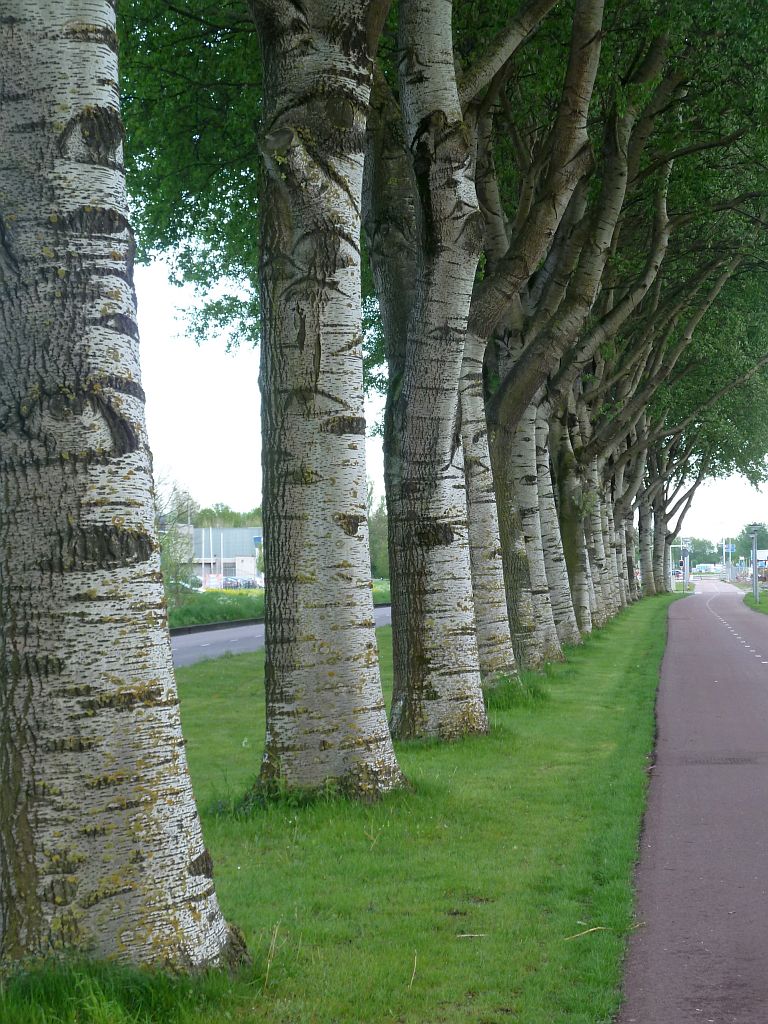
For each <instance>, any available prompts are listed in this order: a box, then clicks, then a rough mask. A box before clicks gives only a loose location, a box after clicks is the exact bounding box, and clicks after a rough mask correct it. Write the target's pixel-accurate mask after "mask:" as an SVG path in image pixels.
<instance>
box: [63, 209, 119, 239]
mask: <svg viewBox="0 0 768 1024" xmlns="http://www.w3.org/2000/svg"><path fill="white" fill-rule="evenodd" d="M51 228H52V230H54V231H64V232H66V233H67V234H73V233H82V234H86V235H118V234H124V233H125V232H129V233H130V232H131V226H130V224H129V223H128V219H127V218H126V217H125V216H124V214H122V213H120V211H119V210H113V209H110V208H109V207H104V206H81V207H79V208H78V209H76V210H71V211H70V212H69V213H67V214H65V215H64V216H61V217H59V216H57V218H56V220H55V221H52V222H51Z"/></svg>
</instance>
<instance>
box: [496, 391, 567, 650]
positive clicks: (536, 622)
mask: <svg viewBox="0 0 768 1024" xmlns="http://www.w3.org/2000/svg"><path fill="white" fill-rule="evenodd" d="M507 458H508V460H509V467H510V477H511V481H512V488H513V493H514V502H515V505H516V507H517V510H518V515H519V517H520V527H521V530H522V534H523V539H524V541H525V550H526V565H527V571H528V584H529V586H530V591H531V600H532V602H533V619H532V622H531V628H530V630H524V629H523V628H522V624H517V623H515V627H514V628H515V632H516V633H517V635H518V637H519V638H520V642H521V643H522V644H523V646H524V650H525V664H526V665H527V666H529V667H538V666H540V665H542V664H544V663H545V662H547V661H556V660H558V659H559V658H562V656H563V652H562V650H561V648H560V640H559V638H558V635H557V629H556V628H555V620H554V617H553V615H552V603H551V600H550V596H549V581H548V580H547V573H546V568H545V564H544V549H543V545H542V536H541V520H540V518H539V487H538V484H539V480H538V473H537V465H536V406H535V405H534V404H533V403H531V405H529V406H528V408H527V409H526V411H525V413H524V414H523V416H522V417H521V418H520V422H519V424H518V426H517V429H516V431H515V435H514V439H513V441H512V444H511V446H510V449H509V453H508V455H507Z"/></svg>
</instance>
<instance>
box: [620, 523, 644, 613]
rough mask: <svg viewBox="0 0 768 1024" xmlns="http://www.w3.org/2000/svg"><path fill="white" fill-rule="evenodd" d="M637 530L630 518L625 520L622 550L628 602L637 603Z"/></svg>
mask: <svg viewBox="0 0 768 1024" xmlns="http://www.w3.org/2000/svg"><path fill="white" fill-rule="evenodd" d="M637 545H638V538H637V528H636V526H635V523H634V521H633V519H632V518H628V519H626V520H625V524H624V550H625V552H626V557H627V578H628V581H629V600H630V602H635V601H639V600H640V597H641V596H642V592H641V590H640V586H639V584H638V581H637V572H636V570H637Z"/></svg>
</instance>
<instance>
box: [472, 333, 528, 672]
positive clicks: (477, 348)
mask: <svg viewBox="0 0 768 1024" xmlns="http://www.w3.org/2000/svg"><path fill="white" fill-rule="evenodd" d="M484 352H485V342H484V341H481V340H480V339H479V338H476V337H475V336H474V335H471V334H469V335H467V339H466V343H465V348H464V359H463V364H462V370H461V385H460V394H461V438H462V446H463V449H464V471H465V478H466V484H467V512H468V516H469V553H470V563H471V568H472V593H473V595H474V600H475V617H476V621H477V648H478V655H479V659H480V674H481V676H482V678H483V685H484V686H486V687H487V686H489V685H493V683H494V681H496V680H498V679H500V678H503V677H505V676H510V675H514V674H516V672H517V664H516V661H515V654H514V649H513V647H512V636H511V633H510V625H509V612H508V610H507V597H506V590H505V586H504V566H503V563H502V556H501V537H500V534H499V515H498V509H497V505H496V489H495V487H494V483H493V471H492V468H491V453H490V450H489V447H488V425H487V423H486V419H485V396H484V394H483V355H484Z"/></svg>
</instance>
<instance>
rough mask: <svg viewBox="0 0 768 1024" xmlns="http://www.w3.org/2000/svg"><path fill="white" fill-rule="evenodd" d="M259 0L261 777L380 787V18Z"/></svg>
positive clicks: (355, 1)
mask: <svg viewBox="0 0 768 1024" xmlns="http://www.w3.org/2000/svg"><path fill="white" fill-rule="evenodd" d="M252 6H253V9H254V16H255V18H256V21H257V24H258V27H259V32H260V36H261V42H262V52H263V61H264V118H263V123H264V136H263V139H262V151H263V154H264V162H265V169H266V172H265V175H264V190H263V200H262V210H263V215H262V216H263V227H262V254H261V308H262V322H263V330H262V355H261V378H260V383H261V393H262V438H263V454H262V462H263V471H264V506H263V507H264V538H265V549H264V561H265V577H266V597H265V610H266V616H265V618H266V626H265V650H266V663H265V679H266V698H267V735H266V745H265V752H264V761H263V765H262V779H263V781H264V782H265V783H267V784H274V783H277V782H279V783H280V784H284V785H287V786H289V787H303V788H304V787H306V788H316V787H321V786H323V785H324V784H325V783H327V782H328V781H332V782H333V783H335V784H336V785H338V786H340V787H341V788H342V789H344V790H346V791H348V792H351V793H353V794H355V795H359V796H361V797H365V798H369V797H371V796H375V795H376V794H378V793H380V792H384V791H386V790H389V789H391V788H393V787H395V786H398V785H400V784H401V782H402V776H401V773H400V770H399V768H398V765H397V761H396V759H395V755H394V751H393V748H392V742H391V738H390V735H389V731H388V727H387V720H386V709H385V706H384V700H383V697H382V692H381V684H380V680H379V671H378V656H377V648H376V635H375V632H374V618H373V599H372V595H371V585H370V558H369V545H368V526H367V521H366V473H365V419H364V417H363V374H362V334H361V297H360V248H359V238H360V201H361V188H362V173H363V146H364V138H365V118H366V112H367V105H368V99H369V94H370V87H371V80H372V71H373V61H372V53H371V46H372V45H373V43H372V42H371V39H372V40H373V41H374V42H375V40H376V38H377V34H378V33H377V31H373V30H372V29H371V24H370V22H371V17H372V15H371V11H372V5H371V4H369V3H366V2H363V0H346V2H342V3H340V4H335V5H334V6H333V8H332V9H328V8H327V7H326V5H324V4H322V3H321V2H320V0H317V2H314V3H312V2H308V3H306V4H304V5H303V6H302V7H301V8H298V7H297V6H296V5H295V4H293V3H292V2H290V0H270V2H267V0H264V2H255V3H253V4H252ZM369 30H371V31H369ZM310 44H311V45H310Z"/></svg>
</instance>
